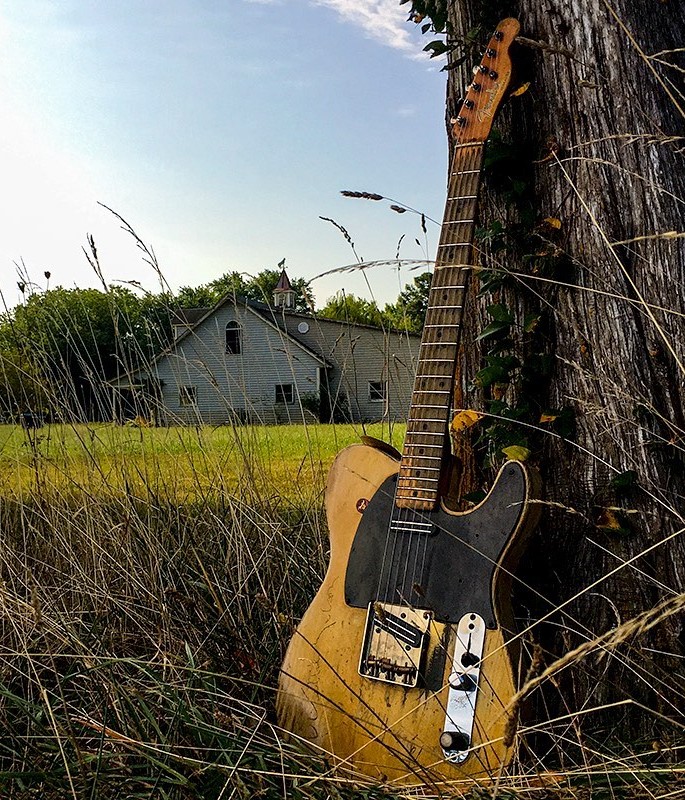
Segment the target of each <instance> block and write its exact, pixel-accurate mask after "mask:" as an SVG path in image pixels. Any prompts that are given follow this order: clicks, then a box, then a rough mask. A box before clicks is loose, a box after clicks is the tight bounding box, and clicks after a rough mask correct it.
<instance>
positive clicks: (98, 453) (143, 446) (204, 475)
mask: <svg viewBox="0 0 685 800" xmlns="http://www.w3.org/2000/svg"><path fill="white" fill-rule="evenodd" d="M404 430H405V428H404V426H403V425H393V426H392V427H391V428H390V429H389V428H388V425H387V424H382V423H378V424H374V425H367V426H364V427H362V426H360V425H319V424H309V425H277V426H239V427H231V426H221V427H209V426H204V427H198V428H191V427H171V428H142V427H137V426H130V425H125V426H122V425H114V424H107V423H95V424H87V425H86V424H84V425H45V426H44V427H42V428H39V429H36V430H24V429H22V428H21V427H19V426H16V425H2V426H0V480H1V482H2V483H1V485H2V490H1V491H2V493H3V494H4V495H5V496H7V495H10V496H14V497H21V496H25V495H26V493H27V492H29V493H34V492H36V491H38V492H42V493H47V494H50V493H51V492H55V491H57V492H60V493H65V492H66V493H68V494H72V493H74V492H76V493H78V492H80V491H84V492H87V493H89V494H92V495H93V496H99V497H101V496H102V493H103V492H104V493H114V494H117V493H119V492H122V491H125V492H127V493H134V494H139V493H140V494H142V495H143V496H146V497H147V496H148V495H149V494H150V493H151V492H152V493H154V494H156V495H159V496H162V497H164V499H165V500H167V501H169V500H175V501H178V502H186V501H192V500H195V499H198V498H202V499H206V498H207V496H208V494H212V493H214V492H228V493H231V494H235V493H238V494H240V493H242V492H243V491H245V490H246V489H251V488H252V489H254V490H256V491H258V493H259V495H260V496H263V494H264V492H267V493H276V494H279V495H285V496H289V497H292V496H294V497H301V496H302V495H303V493H304V494H305V495H308V496H310V497H311V496H312V495H313V494H316V493H320V492H321V490H322V488H323V486H324V484H325V476H326V473H327V471H328V469H329V467H330V465H331V462H332V461H333V459H334V457H335V455H336V453H338V452H339V451H340V450H341V449H342V448H343V447H346V446H347V445H349V444H352V443H354V442H358V441H359V440H360V437H361V436H362V435H363V434H367V435H370V436H375V437H377V438H379V439H383V440H384V441H390V442H391V443H392V444H394V445H395V446H396V447H399V446H401V442H402V438H403V436H404Z"/></svg>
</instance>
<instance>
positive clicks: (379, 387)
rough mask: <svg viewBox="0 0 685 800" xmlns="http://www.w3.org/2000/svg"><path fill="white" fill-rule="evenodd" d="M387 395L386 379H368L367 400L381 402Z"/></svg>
mask: <svg viewBox="0 0 685 800" xmlns="http://www.w3.org/2000/svg"><path fill="white" fill-rule="evenodd" d="M387 395H388V382H387V381H369V400H372V401H373V402H378V403H380V402H382V401H383V400H385V398H386V397H387Z"/></svg>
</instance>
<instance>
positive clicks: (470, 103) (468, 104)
mask: <svg viewBox="0 0 685 800" xmlns="http://www.w3.org/2000/svg"><path fill="white" fill-rule="evenodd" d="M474 105H475V103H474V102H473V100H464V108H473V106H474Z"/></svg>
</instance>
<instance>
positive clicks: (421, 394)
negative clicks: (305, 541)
mask: <svg viewBox="0 0 685 800" xmlns="http://www.w3.org/2000/svg"><path fill="white" fill-rule="evenodd" d="M456 152H457V154H456V156H455V158H454V160H453V162H452V165H451V167H450V179H449V186H448V190H447V195H448V196H447V202H446V205H445V214H444V221H443V229H442V234H441V236H440V239H439V242H438V247H437V258H436V265H435V273H434V279H433V285H432V286H431V289H430V294H429V303H428V311H427V315H426V321H425V324H424V326H423V329H424V334H423V339H422V341H421V345H420V349H419V358H418V364H417V372H416V376H415V384H414V388H413V391H412V404H411V409H410V411H409V418H408V420H407V430H406V436H405V443H404V448H403V454H402V462H401V464H400V472H399V479H398V483H397V492H396V495H395V501H396V504H397V506H398V507H400V508H413V509H414V510H416V509H432V508H434V507H435V503H436V501H437V500H438V496H439V481H440V477H441V474H442V472H443V469H444V467H443V466H442V463H443V451H444V450H445V447H447V446H448V443H449V433H448V429H449V415H450V410H451V405H452V396H453V393H454V370H455V365H456V361H457V347H458V344H459V335H460V331H461V327H462V326H461V322H460V320H461V315H462V313H463V311H464V294H465V292H466V289H467V283H468V279H469V275H470V271H471V269H472V268H473V267H474V266H475V265H474V264H473V263H472V262H473V261H475V260H477V259H476V258H475V256H474V255H472V253H474V252H475V248H474V243H473V237H472V234H473V225H474V224H475V220H476V213H475V210H476V208H477V202H478V196H479V188H480V180H479V176H480V172H481V164H482V160H483V143H482V142H467V143H462V144H458V145H457V151H456ZM460 202H461V203H463V204H466V203H468V204H469V205H457V204H458V203H460ZM459 225H463V226H464V227H463V228H461V229H460V228H458V227H455V226H459ZM450 226H451V228H450ZM450 239H455V240H456V241H450ZM441 282H442V283H443V284H444V285H442V286H441V285H440V283H441ZM441 301H442V303H444V305H443V304H442V303H441ZM442 320H445V322H444V323H443V322H441V321H442ZM434 329H440V331H441V333H437V332H432V331H433V330H434ZM450 329H453V330H454V333H452V334H450V333H449V331H450ZM439 337H442V338H439ZM426 348H433V349H432V350H431V349H426ZM422 355H425V356H427V357H426V358H423V357H422ZM443 369H444V374H439V373H440V371H441V370H443ZM430 386H433V387H438V386H442V387H443V388H441V389H439V388H435V389H430V388H427V387H430ZM426 395H429V396H428V397H426ZM417 400H419V401H420V400H426V401H428V402H425V403H421V402H415V401H417ZM431 401H437V403H436V402H431ZM424 414H425V415H426V416H423V415H424ZM425 428H428V429H429V430H424V429H425ZM426 465H432V466H426ZM409 527H411V526H410V525H409Z"/></svg>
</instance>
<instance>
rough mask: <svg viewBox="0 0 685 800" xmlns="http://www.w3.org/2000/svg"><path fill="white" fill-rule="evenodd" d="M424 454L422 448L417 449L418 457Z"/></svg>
mask: <svg viewBox="0 0 685 800" xmlns="http://www.w3.org/2000/svg"><path fill="white" fill-rule="evenodd" d="M425 452H426V451H425V450H424V449H423V447H421V448H420V449H419V455H420V456H422V455H423V454H424V453H425Z"/></svg>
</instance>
